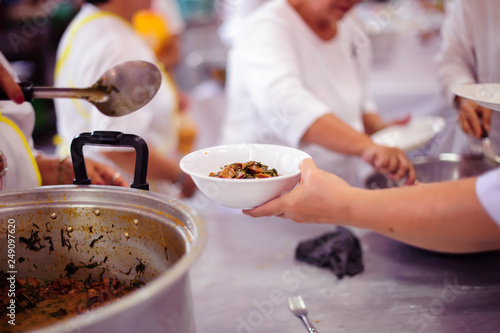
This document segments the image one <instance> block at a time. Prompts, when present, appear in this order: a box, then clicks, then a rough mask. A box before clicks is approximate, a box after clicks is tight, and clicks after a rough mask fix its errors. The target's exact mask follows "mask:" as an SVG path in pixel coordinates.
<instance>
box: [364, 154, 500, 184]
mask: <svg viewBox="0 0 500 333" xmlns="http://www.w3.org/2000/svg"><path fill="white" fill-rule="evenodd" d="M412 164H413V166H414V167H415V172H416V174H417V180H418V181H419V182H422V183H433V182H440V181H447V180H457V179H462V178H467V177H475V176H479V175H481V174H483V173H485V172H487V171H489V170H492V169H495V168H498V167H500V164H498V163H496V162H494V161H492V160H491V159H488V158H486V157H484V156H481V155H459V154H440V155H438V156H434V157H418V158H415V159H414V160H412ZM402 185H403V181H401V182H396V181H394V180H392V179H389V178H387V176H385V175H384V174H381V173H374V174H372V175H370V176H368V177H367V178H366V180H365V186H366V188H368V189H381V188H390V187H398V186H402Z"/></svg>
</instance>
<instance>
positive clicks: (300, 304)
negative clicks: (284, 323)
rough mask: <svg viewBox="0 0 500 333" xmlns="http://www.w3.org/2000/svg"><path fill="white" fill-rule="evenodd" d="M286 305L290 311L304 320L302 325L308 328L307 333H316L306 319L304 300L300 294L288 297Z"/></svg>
mask: <svg viewBox="0 0 500 333" xmlns="http://www.w3.org/2000/svg"><path fill="white" fill-rule="evenodd" d="M288 307H289V308H290V311H292V313H293V314H294V315H296V316H297V317H299V318H300V319H302V321H303V322H304V325H305V326H306V328H307V329H308V330H309V333H318V331H316V329H315V328H314V326H313V325H312V324H311V323H310V322H309V320H308V319H307V308H306V304H305V303H304V300H303V299H302V297H301V296H300V295H298V296H293V297H288Z"/></svg>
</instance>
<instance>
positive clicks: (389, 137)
mask: <svg viewBox="0 0 500 333" xmlns="http://www.w3.org/2000/svg"><path fill="white" fill-rule="evenodd" d="M444 126H445V121H444V119H443V118H442V117H437V116H431V117H425V118H417V119H413V120H411V121H410V122H409V123H408V124H405V125H395V126H390V127H387V128H384V129H383V130H380V131H378V132H377V133H375V134H373V135H372V140H373V142H375V143H376V144H379V145H382V146H389V147H397V148H400V149H402V150H411V149H415V148H418V147H420V146H422V145H424V144H426V143H427V142H429V141H430V140H431V139H432V138H434V137H435V136H436V135H437V134H438V133H439V132H441V131H442V130H443V129H444Z"/></svg>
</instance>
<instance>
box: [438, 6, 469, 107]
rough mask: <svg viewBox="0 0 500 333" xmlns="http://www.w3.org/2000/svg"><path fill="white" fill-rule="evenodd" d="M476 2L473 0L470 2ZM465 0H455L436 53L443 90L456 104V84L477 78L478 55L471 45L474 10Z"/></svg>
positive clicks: (444, 94) (444, 24)
mask: <svg viewBox="0 0 500 333" xmlns="http://www.w3.org/2000/svg"><path fill="white" fill-rule="evenodd" d="M470 4H471V5H473V3H472V2H471V3H470ZM465 7H466V5H465V3H464V2H462V1H459V0H457V1H455V4H454V5H453V6H452V8H451V11H450V12H449V13H448V14H447V17H446V19H445V21H444V23H443V26H442V28H441V36H442V39H443V41H442V43H441V49H440V50H439V52H438V54H437V56H436V64H437V76H438V81H439V84H440V86H441V92H442V94H443V96H444V97H445V98H446V101H447V102H448V103H449V104H450V105H453V100H454V98H455V95H454V93H453V87H455V86H457V85H459V84H464V83H474V82H475V74H474V73H475V71H474V68H475V67H476V64H475V57H474V50H473V45H472V36H471V34H472V27H471V23H473V20H472V18H471V17H468V16H469V15H471V14H470V13H471V11H468V10H467V8H465Z"/></svg>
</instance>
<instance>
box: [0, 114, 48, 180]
mask: <svg viewBox="0 0 500 333" xmlns="http://www.w3.org/2000/svg"><path fill="white" fill-rule="evenodd" d="M0 122H4V123H6V124H7V125H9V126H10V127H12V128H13V129H14V131H15V132H16V133H17V134H18V135H19V137H20V138H21V140H22V142H23V145H24V148H25V149H26V151H27V152H28V155H29V157H30V160H31V164H32V165H33V169H34V170H35V174H36V179H37V181H38V186H42V176H41V175H40V170H39V169H38V164H37V163H36V160H35V157H34V156H33V153H32V151H31V147H30V145H29V144H28V140H26V137H25V136H24V133H23V131H21V129H20V128H19V126H17V125H16V123H14V122H13V121H12V120H10V119H9V118H7V117H4V116H2V110H0Z"/></svg>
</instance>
